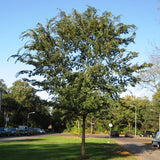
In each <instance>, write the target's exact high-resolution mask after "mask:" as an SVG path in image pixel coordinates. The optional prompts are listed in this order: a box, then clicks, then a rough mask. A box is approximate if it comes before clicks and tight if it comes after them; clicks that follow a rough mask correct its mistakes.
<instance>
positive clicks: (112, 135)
mask: <svg viewBox="0 0 160 160" xmlns="http://www.w3.org/2000/svg"><path fill="white" fill-rule="evenodd" d="M110 137H119V133H118V132H117V131H111V133H110Z"/></svg>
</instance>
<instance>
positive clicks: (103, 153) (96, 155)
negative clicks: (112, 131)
mask: <svg viewBox="0 0 160 160" xmlns="http://www.w3.org/2000/svg"><path fill="white" fill-rule="evenodd" d="M108 141H110V143H108ZM122 153H123V154H122ZM124 153H126V152H125V150H124V149H123V148H122V147H120V146H119V145H117V144H116V143H114V141H112V140H108V139H107V138H86V159H87V160H111V159H112V160H136V158H135V157H134V156H132V155H128V154H124ZM80 154H81V139H80V138H77V137H62V136H43V137H39V138H33V139H26V140H22V141H13V142H0V159H3V160H11V159H12V160H22V159H23V160H80Z"/></svg>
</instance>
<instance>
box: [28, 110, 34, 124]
mask: <svg viewBox="0 0 160 160" xmlns="http://www.w3.org/2000/svg"><path fill="white" fill-rule="evenodd" d="M30 114H35V112H29V113H28V115H27V126H28V122H29V115H30Z"/></svg>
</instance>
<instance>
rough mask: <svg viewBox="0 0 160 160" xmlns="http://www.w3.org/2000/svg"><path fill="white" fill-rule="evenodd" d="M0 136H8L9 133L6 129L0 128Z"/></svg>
mask: <svg viewBox="0 0 160 160" xmlns="http://www.w3.org/2000/svg"><path fill="white" fill-rule="evenodd" d="M0 136H10V132H9V130H8V128H5V127H1V128H0Z"/></svg>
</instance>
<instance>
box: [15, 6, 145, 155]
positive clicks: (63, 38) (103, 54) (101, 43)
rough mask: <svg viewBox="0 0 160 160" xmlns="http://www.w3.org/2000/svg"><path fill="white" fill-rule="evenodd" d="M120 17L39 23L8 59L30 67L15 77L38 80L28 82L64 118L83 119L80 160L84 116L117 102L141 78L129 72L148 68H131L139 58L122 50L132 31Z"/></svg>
mask: <svg viewBox="0 0 160 160" xmlns="http://www.w3.org/2000/svg"><path fill="white" fill-rule="evenodd" d="M119 18H120V17H115V16H113V15H112V14H111V13H109V12H104V13H102V15H98V14H97V10H96V9H95V8H92V7H88V8H87V10H86V11H85V12H84V13H79V12H78V11H77V10H73V12H72V14H69V15H66V13H65V12H62V11H61V12H60V14H59V16H58V18H57V19H56V18H53V19H51V20H49V21H48V23H47V25H46V26H43V25H42V24H40V23H39V24H38V25H37V27H36V28H35V29H30V30H27V31H25V32H23V33H22V38H27V40H28V38H29V41H28V42H27V43H25V45H24V46H23V47H22V48H21V49H20V50H19V52H18V53H17V54H16V55H13V56H12V57H14V58H16V61H20V62H22V63H25V64H28V65H32V66H33V70H23V71H20V72H19V74H28V76H29V77H32V78H33V77H34V76H42V77H43V79H42V80H39V79H30V78H27V79H26V80H28V81H30V82H31V83H32V85H38V86H39V87H40V88H41V89H42V90H46V91H48V92H49V93H50V94H54V95H56V96H57V101H58V102H57V103H59V104H60V105H59V106H60V107H63V109H64V110H65V113H68V117H70V118H72V119H75V120H76V119H77V118H78V117H79V116H82V119H83V125H82V126H83V131H82V152H81V156H82V158H84V157H85V120H86V117H87V115H88V114H89V113H97V112H98V111H100V110H101V109H102V107H103V102H104V101H105V102H107V103H108V106H109V102H110V101H109V99H112V98H113V99H116V98H117V97H118V95H119V94H120V93H121V92H123V91H125V89H126V87H127V86H128V85H129V84H130V85H131V86H134V85H135V83H136V82H138V81H139V79H138V78H137V77H135V76H134V75H135V74H133V73H137V72H138V71H139V70H141V69H143V68H144V67H145V66H147V64H146V63H144V64H142V65H138V64H134V65H133V64H132V63H131V60H133V59H134V58H136V57H137V56H138V54H137V53H136V52H130V51H127V50H126V46H128V45H129V44H130V43H133V42H134V38H135V29H136V28H135V26H134V25H125V24H123V23H121V22H119Z"/></svg>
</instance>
